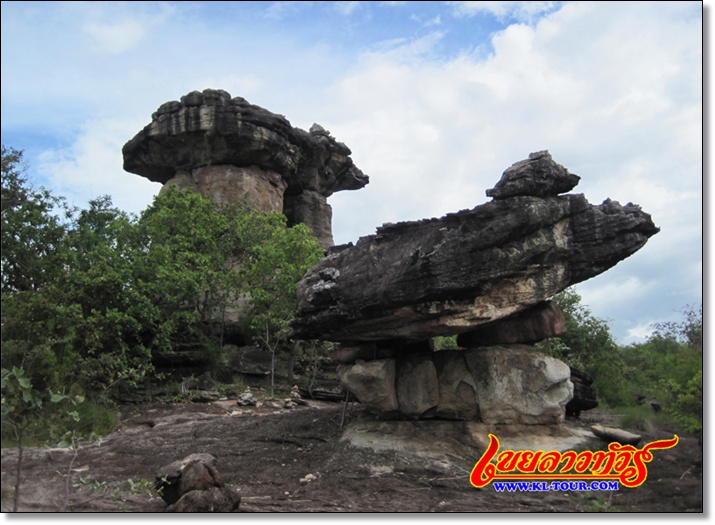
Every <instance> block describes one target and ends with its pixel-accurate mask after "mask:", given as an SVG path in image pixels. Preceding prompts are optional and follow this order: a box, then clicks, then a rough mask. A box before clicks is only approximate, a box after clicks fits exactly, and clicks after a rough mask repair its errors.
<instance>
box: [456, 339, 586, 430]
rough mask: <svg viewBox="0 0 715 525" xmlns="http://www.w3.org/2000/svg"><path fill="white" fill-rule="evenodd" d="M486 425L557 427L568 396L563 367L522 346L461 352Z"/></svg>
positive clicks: (568, 374)
mask: <svg viewBox="0 0 715 525" xmlns="http://www.w3.org/2000/svg"><path fill="white" fill-rule="evenodd" d="M465 359H466V362H467V366H468V367H469V370H470V371H471V372H472V375H473V376H474V379H475V382H476V386H477V398H478V399H479V411H480V413H481V419H482V421H483V422H484V423H487V424H504V425H510V424H523V425H558V424H560V423H562V422H563V420H564V415H565V407H566V404H567V403H568V402H569V401H570V400H571V398H572V396H573V385H572V383H571V381H570V380H569V378H570V377H571V371H570V369H569V367H568V365H567V364H565V363H563V362H561V361H559V360H558V359H554V358H553V357H550V356H547V355H544V354H542V353H540V352H537V351H536V350H534V349H533V348H532V347H529V346H525V345H503V346H488V347H484V348H476V349H469V350H466V351H465Z"/></svg>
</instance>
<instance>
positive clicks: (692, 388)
mask: <svg viewBox="0 0 715 525" xmlns="http://www.w3.org/2000/svg"><path fill="white" fill-rule="evenodd" d="M663 382H664V383H665V385H664V386H665V388H666V389H667V390H668V393H669V394H670V395H669V398H670V405H669V406H667V407H666V408H665V410H666V412H667V413H668V414H670V415H671V416H672V417H673V418H674V419H675V421H676V422H677V423H678V424H679V425H680V426H681V427H682V428H684V429H685V430H686V431H687V432H692V433H697V432H702V430H703V371H702V370H698V372H696V374H695V376H693V378H692V379H690V381H688V383H687V384H686V385H685V386H682V385H680V384H678V383H676V382H675V381H674V380H672V379H666V380H663Z"/></svg>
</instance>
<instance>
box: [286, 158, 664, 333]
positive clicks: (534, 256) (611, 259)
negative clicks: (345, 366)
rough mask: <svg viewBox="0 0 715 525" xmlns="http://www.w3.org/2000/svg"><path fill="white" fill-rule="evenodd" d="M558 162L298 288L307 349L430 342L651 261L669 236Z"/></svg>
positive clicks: (353, 250) (356, 253)
mask: <svg viewBox="0 0 715 525" xmlns="http://www.w3.org/2000/svg"><path fill="white" fill-rule="evenodd" d="M578 180H579V179H578V177H577V176H575V175H572V174H570V173H568V171H567V170H566V168H564V167H563V166H560V165H558V164H556V163H555V162H554V161H553V160H552V159H551V156H550V155H549V154H548V152H539V153H537V154H532V155H531V156H530V158H529V159H528V160H526V161H522V162H519V163H517V164H515V165H514V166H512V167H511V168H509V169H508V170H507V171H506V172H505V174H504V176H503V178H502V180H501V181H500V183H499V184H497V186H496V187H495V188H494V189H492V190H489V192H488V193H489V194H491V195H492V196H493V197H495V198H494V200H492V201H490V202H487V203H485V204H482V205H480V206H477V207H476V208H473V209H472V210H465V211H461V212H458V213H454V214H449V215H447V216H445V217H442V218H441V219H425V220H421V221H415V222H404V223H399V224H390V225H383V226H382V227H380V228H378V229H377V233H376V234H375V235H370V236H367V237H362V238H361V239H360V240H358V242H357V244H356V245H355V246H349V247H347V248H344V249H341V250H335V251H334V252H335V253H333V254H331V255H329V256H328V257H326V258H325V259H323V260H322V261H321V262H320V263H318V264H317V265H316V266H315V267H314V268H312V269H311V270H310V271H309V272H308V273H307V274H306V275H305V277H304V278H303V279H302V280H301V282H300V283H299V285H298V298H299V308H298V312H297V315H296V318H295V321H294V323H293V330H294V331H293V335H294V337H296V338H305V339H312V338H320V339H325V340H332V341H339V342H360V341H385V340H390V339H407V340H424V339H428V338H431V337H434V336H438V335H454V334H461V333H464V332H468V331H470V330H473V329H474V328H475V327H478V326H481V325H486V324H488V323H494V322H496V321H498V320H500V319H503V318H506V317H508V316H511V315H513V314H516V313H518V312H521V311H523V310H526V309H528V308H531V307H533V306H534V305H537V304H539V303H541V302H542V301H544V300H546V299H548V298H550V297H551V296H553V295H554V294H556V293H558V292H560V291H562V290H564V289H566V288H567V287H569V286H571V285H574V284H576V283H579V282H582V281H584V280H586V279H589V278H591V277H594V276H596V275H598V274H600V273H602V272H604V271H606V270H608V269H609V268H611V267H612V266H614V265H615V264H617V263H618V262H619V261H621V260H623V259H625V258H626V257H629V256H630V255H632V254H633V253H635V252H636V251H637V250H639V249H640V248H641V247H642V246H643V245H644V244H645V243H646V241H647V240H648V239H649V238H650V237H651V236H652V235H654V234H656V233H657V232H658V231H659V229H658V228H657V227H656V226H655V225H654V224H653V221H652V220H651V217H650V215H648V214H646V213H644V212H643V211H642V210H641V208H640V207H639V206H636V205H633V204H630V203H629V204H627V205H625V206H622V205H620V204H619V203H617V202H614V201H610V200H606V201H605V202H604V203H603V204H601V205H597V206H596V205H591V204H589V202H588V201H587V200H586V198H585V197H584V196H583V195H582V194H567V195H559V194H560V193H562V192H563V191H568V190H569V189H570V188H572V187H573V186H574V185H575V184H576V183H577V182H578Z"/></svg>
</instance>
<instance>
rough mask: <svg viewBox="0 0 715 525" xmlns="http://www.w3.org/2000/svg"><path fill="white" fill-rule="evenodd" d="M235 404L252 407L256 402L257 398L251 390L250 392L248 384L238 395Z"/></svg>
mask: <svg viewBox="0 0 715 525" xmlns="http://www.w3.org/2000/svg"><path fill="white" fill-rule="evenodd" d="M236 404H237V405H238V406H240V407H254V406H256V405H257V404H258V400H257V399H256V398H255V397H254V395H253V392H251V387H250V386H247V387H246V389H245V390H244V391H243V392H242V393H241V395H240V396H238V399H237V400H236Z"/></svg>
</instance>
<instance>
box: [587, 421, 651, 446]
mask: <svg viewBox="0 0 715 525" xmlns="http://www.w3.org/2000/svg"><path fill="white" fill-rule="evenodd" d="M591 432H593V434H594V435H595V436H596V437H597V438H599V439H601V440H603V441H605V442H606V443H613V442H614V441H615V442H616V443H620V444H621V445H633V446H635V445H637V444H638V443H640V441H641V439H642V438H641V436H639V435H638V434H632V433H631V432H626V431H625V430H621V429H620V428H610V427H603V426H601V425H593V426H592V427H591Z"/></svg>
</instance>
